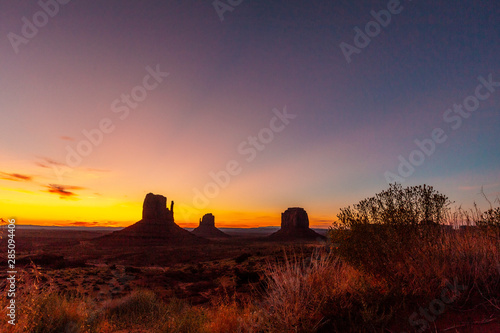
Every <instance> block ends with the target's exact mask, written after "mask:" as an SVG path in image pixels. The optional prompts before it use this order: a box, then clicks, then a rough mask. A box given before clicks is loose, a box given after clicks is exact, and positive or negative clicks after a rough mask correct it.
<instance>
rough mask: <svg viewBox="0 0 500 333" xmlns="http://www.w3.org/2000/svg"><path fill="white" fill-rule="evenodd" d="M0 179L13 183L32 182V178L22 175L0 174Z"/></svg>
mask: <svg viewBox="0 0 500 333" xmlns="http://www.w3.org/2000/svg"><path fill="white" fill-rule="evenodd" d="M0 179H3V180H10V181H14V182H23V181H24V182H30V181H32V180H33V176H28V175H23V174H20V173H7V172H0Z"/></svg>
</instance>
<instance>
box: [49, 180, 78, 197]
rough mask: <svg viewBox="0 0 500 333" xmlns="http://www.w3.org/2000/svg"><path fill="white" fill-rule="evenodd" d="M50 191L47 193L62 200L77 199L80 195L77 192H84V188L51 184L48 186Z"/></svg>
mask: <svg viewBox="0 0 500 333" xmlns="http://www.w3.org/2000/svg"><path fill="white" fill-rule="evenodd" d="M46 187H47V188H48V190H47V191H46V192H49V193H53V194H57V195H59V198H61V199H76V198H75V197H77V196H78V195H77V194H76V193H75V192H72V191H75V190H84V189H85V188H84V187H80V186H71V185H59V184H49V185H47V186H46Z"/></svg>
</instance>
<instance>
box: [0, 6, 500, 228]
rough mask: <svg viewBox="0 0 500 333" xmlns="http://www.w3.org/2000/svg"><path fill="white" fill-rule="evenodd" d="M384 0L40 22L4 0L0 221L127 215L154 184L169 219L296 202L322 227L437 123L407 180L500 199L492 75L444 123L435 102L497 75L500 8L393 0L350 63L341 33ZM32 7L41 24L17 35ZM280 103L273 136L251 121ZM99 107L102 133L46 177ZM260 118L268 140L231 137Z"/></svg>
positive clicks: (90, 12) (65, 10)
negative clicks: (225, 175)
mask: <svg viewBox="0 0 500 333" xmlns="http://www.w3.org/2000/svg"><path fill="white" fill-rule="evenodd" d="M43 1H45V2H49V3H50V2H52V3H54V1H49V0H43ZM60 1H61V2H65V1H63V0H60ZM66 1H67V0H66ZM222 2H223V3H226V1H222ZM390 2H391V1H348V0H342V1H284V0H282V1H280V0H278V1H272V2H269V1H258V0H244V1H242V2H241V4H240V5H238V6H236V7H234V8H233V10H232V11H226V12H224V14H223V17H224V20H223V21H221V19H220V17H219V15H218V13H217V12H216V10H215V8H214V7H213V4H212V2H211V1H185V0H184V1H141V2H139V1H131V0H110V1H97V0H86V1H82V0H72V1H70V2H69V3H67V4H64V5H59V10H58V12H57V13H56V14H54V15H53V17H48V16H47V15H46V16H45V17H48V20H47V21H48V22H43V18H44V14H40V13H38V12H39V11H40V10H42V8H41V7H40V5H39V4H38V3H37V2H36V1H2V2H1V3H0V16H1V17H0V36H1V41H0V64H1V66H0V128H1V131H0V217H3V218H10V217H16V218H17V220H18V223H26V224H27V223H30V224H34V223H38V224H58V225H61V224H63V225H109V226H125V225H129V224H131V223H133V222H135V221H137V220H139V219H140V217H141V207H142V200H143V198H144V196H145V195H146V194H147V193H148V192H153V193H157V194H163V195H165V196H166V197H167V199H168V200H169V201H170V200H174V201H175V204H176V209H175V216H176V221H177V222H178V223H179V224H180V225H181V226H194V225H196V224H197V221H198V219H199V218H200V217H201V216H202V215H203V214H205V213H208V212H212V213H214V214H215V215H216V224H217V225H218V226H271V225H273V226H276V225H279V223H280V213H281V212H282V211H284V210H285V209H286V208H287V207H292V206H300V207H304V208H305V209H306V210H307V211H308V213H309V217H310V220H311V224H312V225H313V226H316V227H327V226H329V225H330V224H331V222H332V221H333V220H335V219H336V217H335V216H336V214H337V213H338V210H339V208H341V207H344V206H347V205H350V204H353V203H356V202H358V201H359V200H361V199H363V198H365V197H368V196H371V195H373V194H375V193H378V192H380V191H382V190H384V189H385V188H387V186H388V184H387V180H386V177H385V173H386V172H392V173H397V169H398V166H399V164H400V161H399V160H398V158H399V156H402V157H403V158H405V159H409V157H410V155H411V153H412V151H414V150H415V149H418V147H417V146H416V144H415V143H414V141H415V140H424V139H428V138H430V137H431V133H432V131H433V130H434V129H435V128H441V129H443V131H444V133H445V134H446V135H447V140H446V141H445V142H444V143H440V144H437V145H436V150H435V152H434V153H433V154H431V155H430V156H425V160H424V162H423V163H422V164H421V165H419V166H417V167H415V170H414V172H413V173H412V174H411V175H409V176H408V177H404V180H405V181H404V185H418V184H423V183H426V184H429V185H433V186H434V187H435V188H436V189H437V190H439V191H440V192H443V193H445V194H447V195H448V196H449V197H450V199H451V200H453V201H455V203H456V205H462V206H464V207H469V206H471V205H472V203H473V202H477V203H478V204H480V206H483V207H486V206H485V205H486V204H487V203H486V202H485V200H484V199H483V198H482V197H481V195H480V194H479V192H480V190H481V187H483V188H484V192H485V193H486V194H487V195H488V197H489V198H490V199H491V200H494V199H495V198H497V197H498V196H499V195H500V154H499V151H500V134H499V133H500V132H499V127H500V126H499V125H500V120H499V116H500V87H497V88H496V89H495V91H494V92H491V93H490V94H489V96H488V98H486V99H485V100H484V101H481V102H480V106H479V108H478V109H477V110H476V111H473V112H470V116H469V117H468V118H462V123H461V124H460V127H459V128H457V129H456V130H454V129H452V127H451V125H453V124H454V123H450V122H446V121H445V120H444V118H443V116H444V114H445V113H446V110H447V109H450V108H453V105H454V104H461V103H463V102H464V100H465V99H466V98H468V97H470V96H473V95H474V93H475V89H476V87H477V86H478V85H479V84H480V81H479V80H478V77H480V76H482V77H484V78H485V79H487V78H488V76H489V75H491V77H492V80H493V81H495V82H499V81H500V67H499V64H500V62H499V54H500V24H499V22H500V6H498V2H497V1H493V0H492V1H480V2H479V1H472V0H470V1H454V2H453V3H450V2H449V1H436V0H432V1H428V0H419V1H413V2H411V1H409V0H406V1H401V4H400V6H399V7H398V8H399V11H400V13H399V14H393V15H392V16H391V21H390V23H389V24H387V26H386V27H383V28H381V32H380V34H378V35H376V36H374V37H373V38H372V40H371V42H370V44H369V45H368V46H367V47H365V48H363V49H361V48H360V49H359V53H356V54H353V55H352V58H351V62H350V63H348V62H347V61H346V58H345V57H344V54H343V53H342V50H341V48H340V44H341V43H343V42H344V43H348V44H350V45H354V37H355V34H356V32H355V30H354V29H355V27H359V28H361V29H362V30H364V29H365V25H366V24H367V23H368V22H370V21H372V20H374V18H373V17H372V16H371V14H370V12H371V11H372V10H374V11H377V12H378V11H380V10H383V9H386V8H387V6H388V3H390ZM233 3H237V1H233ZM49 8H52V9H54V8H53V7H49ZM37 13H38V14H37ZM23 17H25V18H26V19H25V20H24V21H23ZM34 19H36V20H38V22H39V25H40V27H39V28H38V32H37V33H36V35H34V36H30V37H29V38H26V39H25V40H23V43H20V44H18V45H17V47H13V45H12V43H11V40H12V38H13V36H14V35H13V34H16V35H17V36H19V38H25V37H23V31H22V30H23V25H25V24H26V23H25V22H26V21H29V22H33V20H34ZM40 20H42V21H40ZM40 22H41V23H40ZM24 30H26V31H25V32H27V33H29V32H30V31H29V29H27V28H25V29H24ZM31 32H32V34H33V31H31ZM9 36H10V37H9ZM19 40H20V39H17V41H19ZM16 48H17V50H16ZM16 51H17V52H16ZM148 66H149V67H150V68H152V69H155V68H157V67H159V68H160V70H161V71H162V72H168V73H169V75H168V77H165V78H164V79H163V81H162V82H161V83H159V84H158V86H157V87H156V88H155V89H153V90H151V91H148V92H147V97H146V98H145V99H144V100H143V101H141V102H140V103H138V105H137V107H135V108H134V109H132V108H129V111H130V112H129V114H128V115H127V116H126V117H123V116H124V115H125V114H124V113H123V112H124V111H123V112H114V111H116V107H117V106H122V107H123V106H124V105H125V104H123V103H121V102H120V103H121V104H115V108H113V103H114V102H115V100H117V99H118V100H119V99H120V98H121V96H122V94H130V93H131V91H132V90H133V89H134V88H136V87H137V86H140V85H142V84H143V78H144V77H145V76H146V75H148V70H147V69H146V68H147V67H148ZM148 82H150V83H151V82H153V81H148ZM485 89H486V88H483V90H482V92H483V93H484V92H487V90H485ZM284 109H286V112H288V113H289V114H292V115H295V116H296V117H295V118H294V119H290V120H289V123H288V124H286V126H284V129H283V126H281V127H280V129H283V130H282V131H280V132H279V133H274V135H273V136H274V137H273V139H272V140H270V139H269V137H268V136H265V135H266V134H267V135H268V134H269V131H268V130H264V131H263V129H265V128H268V127H269V126H270V122H271V120H272V119H273V117H275V114H276V112H283V110H284ZM273 110H274V111H273ZM453 115H454V116H455V117H456V115H457V114H455V113H454V114H453ZM120 116H122V118H124V119H121V118H120ZM103 119H109V121H110V122H111V123H112V126H113V131H111V132H110V133H104V134H103V137H102V142H100V143H99V144H97V145H92V146H91V151H90V153H89V154H88V156H84V157H83V158H82V160H81V163H78V165H73V166H72V167H71V170H70V171H67V172H64V173H63V174H62V175H61V173H59V174H58V172H57V170H68V169H64V168H69V166H68V158H67V155H68V153H67V152H68V149H75V150H76V149H77V147H78V145H79V144H80V145H84V144H82V141H84V140H87V138H86V137H85V135H84V134H83V131H84V130H87V131H90V130H93V129H96V128H98V127H99V124H100V122H102V121H103ZM274 124H275V125H276V124H277V123H274ZM455 125H456V123H455ZM261 131H263V132H262V133H263V134H262V135H264V137H265V138H266V139H269V140H268V141H269V142H267V143H266V144H265V145H264V149H263V150H262V151H257V153H256V155H255V158H253V159H251V161H248V160H247V159H250V157H251V156H250V153H248V154H242V153H241V149H249V147H251V145H250V143H249V142H248V141H247V140H248V137H249V136H257V135H258V134H259V133H261ZM245 142H247V143H245ZM241 145H243V146H241ZM68 147H69V148H68ZM238 147H240V150H239V149H238ZM247 152H248V150H247ZM415 156H416V155H415ZM229 161H236V163H238V166H239V171H240V172H239V173H238V174H237V175H234V176H230V182H229V185H227V186H226V187H224V188H218V191H217V192H218V193H214V195H211V196H212V197H211V198H207V202H205V204H204V205H199V203H197V201H196V196H195V193H196V192H195V189H198V190H200V191H201V192H204V191H205V188H206V186H207V184H209V183H210V182H212V178H211V177H210V172H219V171H220V170H224V169H225V168H226V166H227V164H228V162H229ZM209 187H210V186H209ZM212 190H213V187H212ZM198 201H199V200H198Z"/></svg>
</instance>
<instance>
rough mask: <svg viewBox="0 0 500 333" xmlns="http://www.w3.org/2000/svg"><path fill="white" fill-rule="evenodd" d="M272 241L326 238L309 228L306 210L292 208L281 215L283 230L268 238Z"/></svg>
mask: <svg viewBox="0 0 500 333" xmlns="http://www.w3.org/2000/svg"><path fill="white" fill-rule="evenodd" d="M268 239H271V240H325V239H326V237H325V236H322V235H320V234H318V233H317V232H316V231H314V230H311V229H310V228H309V217H308V216H307V212H306V211H305V209H304V208H300V207H292V208H288V209H287V210H286V211H285V212H283V213H281V229H280V230H278V231H276V232H275V233H273V234H272V235H270V236H269V237H268Z"/></svg>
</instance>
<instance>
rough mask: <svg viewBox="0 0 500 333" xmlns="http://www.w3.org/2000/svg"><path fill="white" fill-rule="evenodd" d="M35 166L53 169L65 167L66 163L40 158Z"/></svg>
mask: <svg viewBox="0 0 500 333" xmlns="http://www.w3.org/2000/svg"><path fill="white" fill-rule="evenodd" d="M35 164H36V165H37V166H39V167H42V168H52V166H54V165H55V166H63V165H64V163H61V162H57V161H54V160H53V159H51V158H48V157H38V160H37V161H35Z"/></svg>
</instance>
